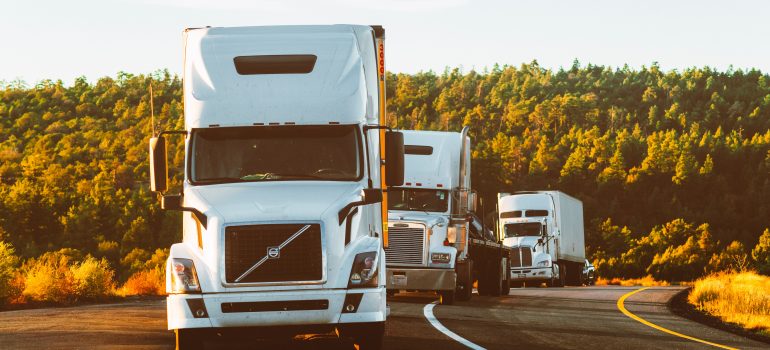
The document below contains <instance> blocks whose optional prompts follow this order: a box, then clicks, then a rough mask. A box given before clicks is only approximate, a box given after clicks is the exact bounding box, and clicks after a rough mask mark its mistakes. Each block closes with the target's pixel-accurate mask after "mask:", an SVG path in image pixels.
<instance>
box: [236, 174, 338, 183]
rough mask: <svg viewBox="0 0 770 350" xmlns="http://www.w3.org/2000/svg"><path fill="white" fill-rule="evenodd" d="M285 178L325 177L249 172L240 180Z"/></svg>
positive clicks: (318, 177)
mask: <svg viewBox="0 0 770 350" xmlns="http://www.w3.org/2000/svg"><path fill="white" fill-rule="evenodd" d="M282 178H284V179H287V178H295V179H325V178H323V177H320V176H316V175H308V174H276V173H264V174H251V175H246V176H242V177H241V178H240V180H244V181H261V180H274V179H282Z"/></svg>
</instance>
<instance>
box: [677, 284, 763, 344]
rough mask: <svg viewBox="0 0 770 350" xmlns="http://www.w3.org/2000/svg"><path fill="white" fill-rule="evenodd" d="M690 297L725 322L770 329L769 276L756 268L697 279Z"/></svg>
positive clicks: (701, 307)
mask: <svg viewBox="0 0 770 350" xmlns="http://www.w3.org/2000/svg"><path fill="white" fill-rule="evenodd" d="M688 300H689V302H690V303H691V304H693V305H695V307H696V308H698V309H699V310H701V311H704V312H706V313H709V314H711V315H714V316H716V317H719V318H721V319H722V320H723V321H725V322H730V323H736V324H738V325H741V326H742V327H744V328H746V329H754V330H763V331H770V277H766V276H761V275H758V274H756V273H754V272H742V273H718V274H715V275H711V276H708V277H705V278H702V279H699V280H697V281H696V282H695V285H694V286H693V289H692V292H690V295H689V297H688Z"/></svg>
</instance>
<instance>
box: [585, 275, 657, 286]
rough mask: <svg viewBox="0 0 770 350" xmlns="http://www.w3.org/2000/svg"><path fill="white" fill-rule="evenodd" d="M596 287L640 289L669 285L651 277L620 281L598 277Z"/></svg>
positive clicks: (618, 279)
mask: <svg viewBox="0 0 770 350" xmlns="http://www.w3.org/2000/svg"><path fill="white" fill-rule="evenodd" d="M596 285H597V286H624V287H631V286H642V287H661V286H669V285H671V283H669V282H666V281H658V280H656V279H654V278H652V276H646V277H642V278H630V279H621V278H617V277H615V278H612V279H607V278H604V277H599V278H597V279H596Z"/></svg>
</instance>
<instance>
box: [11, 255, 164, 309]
mask: <svg viewBox="0 0 770 350" xmlns="http://www.w3.org/2000/svg"><path fill="white" fill-rule="evenodd" d="M167 256H168V251H167V250H161V249H158V250H157V251H156V252H155V254H153V255H152V256H151V258H150V259H149V260H147V261H146V262H143V263H142V264H137V267H136V268H135V269H134V270H133V271H132V272H131V273H130V274H129V275H128V278H127V279H126V280H125V282H124V283H123V284H122V285H121V286H120V287H118V284H117V282H118V281H119V280H120V279H119V278H117V276H116V273H115V270H114V269H113V268H112V267H111V266H110V263H109V262H108V261H107V259H105V258H101V259H96V258H94V257H93V256H91V255H85V256H83V255H82V253H81V252H80V251H78V250H76V249H70V248H64V249H60V250H57V251H53V252H47V253H44V254H42V255H41V256H39V257H36V258H31V259H28V260H26V261H24V262H23V263H21V264H20V263H19V261H20V259H19V258H18V257H17V256H16V255H15V254H14V249H13V247H11V246H10V245H9V244H7V243H5V242H0V308H1V307H2V306H8V305H9V304H11V305H14V306H16V307H18V306H20V305H22V306H23V305H24V304H33V305H37V304H45V305H50V304H56V305H68V304H74V303H78V302H84V301H99V300H106V299H110V298H112V297H116V296H120V297H125V296H134V295H162V294H164V293H165V275H164V263H165V259H166V257H167ZM158 262H160V263H158ZM129 271H131V270H129Z"/></svg>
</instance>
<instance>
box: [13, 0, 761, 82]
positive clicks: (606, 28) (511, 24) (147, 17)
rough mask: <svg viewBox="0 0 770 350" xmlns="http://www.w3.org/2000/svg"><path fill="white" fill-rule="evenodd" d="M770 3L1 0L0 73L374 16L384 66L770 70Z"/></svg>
mask: <svg viewBox="0 0 770 350" xmlns="http://www.w3.org/2000/svg"><path fill="white" fill-rule="evenodd" d="M768 14H770V1H762V0H758V1H741V0H734V1H712V0H700V1H689V0H676V1H675V0H668V1H659V0H643V1H639V0H637V1H624V0H586V1H574V0H573V1H569V0H564V1H556V0H537V1H535V0H533V1H529V0H526V1H519V0H500V1H496V0H378V1H373V0H2V1H1V2H0V33H2V34H0V38H2V39H1V40H0V82H2V81H6V82H10V81H13V80H17V79H21V80H23V81H25V82H26V83H27V84H35V83H36V82H38V81H40V80H43V79H52V80H58V79H61V80H63V81H64V82H65V84H68V85H69V84H71V83H72V82H73V81H74V79H75V78H76V77H79V76H85V77H86V78H87V79H88V80H89V81H92V82H93V81H95V80H97V79H98V78H100V77H103V76H113V77H114V76H115V75H116V73H117V72H119V71H125V72H128V73H133V74H142V73H151V72H153V71H156V70H158V69H168V70H170V71H171V72H172V73H179V72H181V68H182V67H181V65H182V31H183V30H184V28H187V27H201V26H207V25H209V26H243V25H276V24H332V23H355V24H381V25H383V26H384V27H385V29H386V67H387V69H388V70H390V71H393V72H404V73H415V72H420V71H428V70H433V71H435V72H443V71H444V69H445V68H447V67H450V68H454V67H458V68H461V69H462V70H463V71H464V72H467V71H470V70H471V69H475V70H478V71H483V70H484V69H485V68H491V67H492V66H493V65H494V64H495V63H498V64H500V65H504V64H507V65H519V64H521V63H528V62H531V61H533V60H537V61H538V63H539V64H540V65H541V66H543V67H546V68H553V69H559V68H560V67H564V68H569V67H570V66H572V62H573V60H575V59H577V60H579V61H580V62H581V64H582V65H586V64H588V63H591V64H595V65H605V66H612V67H619V66H623V65H624V64H628V65H629V66H630V67H632V68H637V69H638V68H640V67H641V66H642V65H645V66H650V65H651V64H652V63H653V62H658V64H659V65H660V67H662V68H663V69H666V70H670V69H677V70H682V69H686V68H689V67H703V66H710V67H713V68H716V69H719V70H727V69H728V68H729V67H730V66H732V67H733V68H734V69H749V68H757V69H760V70H762V71H764V72H770V45H768V43H770V21H768V17H767V16H768Z"/></svg>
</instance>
